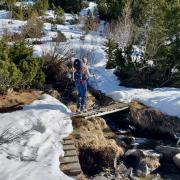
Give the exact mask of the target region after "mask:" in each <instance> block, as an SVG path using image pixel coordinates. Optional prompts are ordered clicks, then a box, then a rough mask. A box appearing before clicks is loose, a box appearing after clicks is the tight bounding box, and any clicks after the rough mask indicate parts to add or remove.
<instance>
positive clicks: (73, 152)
mask: <svg viewBox="0 0 180 180" xmlns="http://www.w3.org/2000/svg"><path fill="white" fill-rule="evenodd" d="M75 155H77V152H76V150H68V151H67V150H66V151H65V153H64V157H66V156H68V157H69V156H75Z"/></svg>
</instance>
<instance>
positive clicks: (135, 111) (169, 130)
mask: <svg viewBox="0 0 180 180" xmlns="http://www.w3.org/2000/svg"><path fill="white" fill-rule="evenodd" d="M130 121H131V123H132V124H133V125H134V126H135V127H136V128H137V129H138V132H139V133H141V134H146V135H147V136H148V137H149V135H151V136H155V137H156V138H157V137H160V138H166V139H175V133H176V132H180V119H179V118H176V117H171V116H168V115H166V114H163V113H162V112H160V111H159V110H157V109H155V108H152V107H147V106H145V105H143V104H142V103H139V102H137V101H133V102H132V103H131V104H130Z"/></svg>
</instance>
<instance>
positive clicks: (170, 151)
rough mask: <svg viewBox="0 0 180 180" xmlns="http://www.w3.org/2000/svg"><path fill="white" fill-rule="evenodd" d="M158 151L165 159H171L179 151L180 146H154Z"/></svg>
mask: <svg viewBox="0 0 180 180" xmlns="http://www.w3.org/2000/svg"><path fill="white" fill-rule="evenodd" d="M155 149H156V150H157V151H158V152H160V153H162V154H163V157H164V158H165V159H167V160H170V161H171V160H172V159H173V157H174V156H175V155H176V154H178V153H180V148H178V147H171V146H157V147H156V148H155Z"/></svg>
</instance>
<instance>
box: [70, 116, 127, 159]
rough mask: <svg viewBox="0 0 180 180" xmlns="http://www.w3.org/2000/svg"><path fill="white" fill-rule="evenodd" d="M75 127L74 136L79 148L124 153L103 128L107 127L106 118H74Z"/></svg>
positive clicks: (120, 154) (118, 154)
mask: <svg viewBox="0 0 180 180" xmlns="http://www.w3.org/2000/svg"><path fill="white" fill-rule="evenodd" d="M73 127H74V132H73V137H74V140H75V144H76V146H77V147H78V149H84V148H90V149H93V150H94V151H104V152H109V153H112V154H116V156H122V155H123V154H124V151H123V149H122V148H121V147H119V146H118V145H117V144H116V142H115V140H113V139H107V138H106V137H105V134H104V132H103V130H104V129H107V124H106V122H105V120H104V119H102V118H93V119H90V120H85V119H82V118H77V119H73Z"/></svg>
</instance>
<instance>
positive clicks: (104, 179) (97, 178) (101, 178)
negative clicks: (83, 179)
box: [92, 176, 110, 180]
mask: <svg viewBox="0 0 180 180" xmlns="http://www.w3.org/2000/svg"><path fill="white" fill-rule="evenodd" d="M92 180H110V178H107V177H104V176H96V177H94V178H93V179H92Z"/></svg>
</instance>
